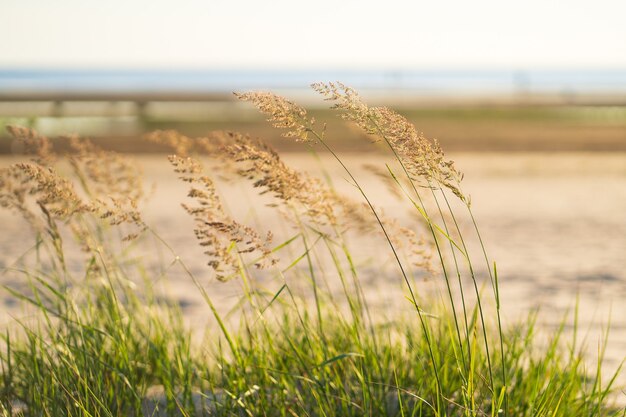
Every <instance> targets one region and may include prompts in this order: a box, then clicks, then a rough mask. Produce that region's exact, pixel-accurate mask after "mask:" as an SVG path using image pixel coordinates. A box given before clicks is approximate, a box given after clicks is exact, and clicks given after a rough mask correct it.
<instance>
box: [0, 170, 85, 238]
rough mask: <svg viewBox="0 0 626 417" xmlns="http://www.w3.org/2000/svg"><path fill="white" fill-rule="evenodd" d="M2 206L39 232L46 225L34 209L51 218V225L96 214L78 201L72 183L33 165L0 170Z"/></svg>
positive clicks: (0, 199) (50, 171)
mask: <svg viewBox="0 0 626 417" xmlns="http://www.w3.org/2000/svg"><path fill="white" fill-rule="evenodd" d="M33 203H34V205H33ZM0 206H1V207H4V208H7V209H10V210H14V211H16V212H18V213H19V214H21V215H23V216H24V218H25V219H26V220H27V221H28V222H29V223H31V225H33V226H34V227H35V228H37V229H41V228H42V224H41V222H40V220H39V219H40V217H39V216H38V215H37V214H36V213H35V211H34V209H35V207H34V206H38V207H39V209H40V211H42V212H43V214H44V215H45V216H46V217H49V219H47V221H51V220H53V219H57V220H63V221H64V220H69V219H70V218H71V217H72V216H73V215H74V214H76V213H85V212H93V207H92V206H91V205H88V204H85V203H83V202H82V201H81V199H80V198H79V197H78V195H77V194H76V192H75V190H74V187H73V185H72V183H71V182H69V181H68V180H66V179H65V178H63V177H61V176H60V175H58V174H57V173H56V171H54V170H53V169H52V168H46V167H43V166H41V165H38V164H31V163H18V164H14V165H11V166H10V167H8V168H4V169H2V170H0Z"/></svg>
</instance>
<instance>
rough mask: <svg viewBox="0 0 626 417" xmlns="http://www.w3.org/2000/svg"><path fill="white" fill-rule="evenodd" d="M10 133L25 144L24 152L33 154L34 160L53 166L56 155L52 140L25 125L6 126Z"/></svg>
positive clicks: (40, 163) (43, 164)
mask: <svg viewBox="0 0 626 417" xmlns="http://www.w3.org/2000/svg"><path fill="white" fill-rule="evenodd" d="M6 129H7V131H8V132H9V134H10V135H11V136H12V137H13V138H14V139H16V140H17V141H19V142H20V143H22V144H23V146H24V153H25V154H27V155H33V158H32V161H33V162H35V163H37V164H39V165H42V166H52V165H53V164H54V162H55V159H56V156H55V154H54V151H53V149H52V148H53V146H52V142H51V141H50V139H48V138H47V137H46V136H43V135H40V134H39V133H38V132H37V131H36V130H34V129H30V128H27V127H23V126H13V125H9V126H7V127H6Z"/></svg>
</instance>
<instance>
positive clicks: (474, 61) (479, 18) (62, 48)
mask: <svg viewBox="0 0 626 417" xmlns="http://www.w3.org/2000/svg"><path fill="white" fill-rule="evenodd" d="M625 19H626V2H625V1H623V0H615V1H608V0H595V1H593V2H592V1H578V0H569V1H552V0H526V1H522V0H517V1H507V0H473V1H468V0H464V1H450V0H447V1H446V0H443V1H441V0H429V1H416V0H413V1H403V0H379V1H369V0H308V1H297V0H267V1H259V0H256V1H255V0H177V1H168V0H107V1H102V0H97V1H96V0H56V1H51V0H1V1H0V68H7V67H9V68H10V67H30V68H50V67H61V68H99V67H105V68H155V67H158V68H208V69H211V68H246V69H259V68H266V69H277V68H281V69H307V68H311V69H319V68H335V69H336V68H346V69H368V68H372V69H383V68H397V69H429V68H464V69H467V68H480V69H491V68H496V69H500V68H502V69H508V68H521V69H529V68H558V69H569V68H576V69H579V68H582V69H587V68H590V69H594V68H610V69H613V68H621V69H623V68H626V20H625Z"/></svg>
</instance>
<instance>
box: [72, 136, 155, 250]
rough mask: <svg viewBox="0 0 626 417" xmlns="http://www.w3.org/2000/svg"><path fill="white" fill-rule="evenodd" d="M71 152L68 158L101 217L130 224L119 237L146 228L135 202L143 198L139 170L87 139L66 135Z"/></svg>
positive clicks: (116, 223) (112, 222)
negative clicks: (127, 229)
mask: <svg viewBox="0 0 626 417" xmlns="http://www.w3.org/2000/svg"><path fill="white" fill-rule="evenodd" d="M69 141H70V146H71V148H72V149H73V150H74V152H75V154H74V155H72V156H70V158H69V161H70V164H71V165H72V167H73V168H74V173H75V174H76V175H77V176H78V177H79V179H80V182H81V184H82V186H83V188H84V191H85V192H86V193H87V194H88V195H89V197H90V198H91V199H92V202H93V203H92V204H93V206H94V208H95V209H96V210H97V214H98V216H99V217H100V218H101V219H106V220H107V221H108V223H109V224H110V225H111V226H120V225H127V226H131V227H132V230H131V231H129V232H128V233H127V234H126V235H125V236H124V238H123V240H125V241H128V240H132V239H135V238H136V237H138V236H139V234H140V233H142V232H143V231H145V230H146V229H147V226H146V224H145V222H144V221H143V219H142V216H141V212H140V211H139V210H138V208H137V205H138V202H139V200H140V199H141V198H143V195H144V193H143V180H142V171H141V168H140V167H139V165H138V164H136V163H134V162H133V161H131V160H130V159H128V158H125V157H123V156H121V155H119V154H117V153H115V152H110V151H105V150H102V149H100V148H99V147H97V146H96V145H94V144H93V143H92V142H91V141H89V140H87V139H83V138H79V137H77V136H72V137H70V138H69Z"/></svg>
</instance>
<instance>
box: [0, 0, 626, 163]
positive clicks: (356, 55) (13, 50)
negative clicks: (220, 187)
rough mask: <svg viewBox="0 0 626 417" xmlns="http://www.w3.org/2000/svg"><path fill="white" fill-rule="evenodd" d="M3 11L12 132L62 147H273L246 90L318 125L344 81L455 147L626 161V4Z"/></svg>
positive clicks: (6, 116)
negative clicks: (237, 136)
mask: <svg viewBox="0 0 626 417" xmlns="http://www.w3.org/2000/svg"><path fill="white" fill-rule="evenodd" d="M1 8H2V13H0V39H2V41H1V43H2V51H1V53H0V122H1V123H5V124H6V123H20V124H27V125H31V126H33V127H35V128H37V129H39V130H40V131H42V132H43V133H46V134H50V135H54V134H61V133H63V134H66V133H69V132H74V133H79V134H85V135H89V136H91V137H94V138H103V139H106V143H107V144H109V145H110V146H115V147H117V148H119V149H122V150H133V151H137V150H140V149H137V146H138V144H137V142H133V138H135V137H137V136H140V135H141V134H142V133H144V132H145V131H150V130H153V129H160V128H176V129H179V130H181V131H182V132H184V133H189V134H194V135H195V134H203V133H205V132H206V131H207V130H213V129H236V130H246V131H249V132H251V133H254V134H259V135H262V136H263V137H266V138H267V139H270V140H272V141H275V139H276V137H277V132H275V131H273V130H271V129H268V126H267V125H266V124H265V123H264V122H263V119H262V117H261V116H259V115H258V114H256V112H255V111H254V110H252V109H250V106H247V105H242V104H241V103H236V102H235V100H234V99H233V96H232V94H231V93H232V92H233V91H245V90H272V91H274V92H277V93H279V94H284V95H286V96H288V97H289V98H292V99H296V100H298V101H299V102H301V103H303V104H304V105H306V106H307V107H309V108H311V109H312V111H313V112H317V113H320V112H323V109H325V108H326V106H325V103H324V102H323V101H321V100H320V99H319V98H317V97H315V96H314V95H313V94H312V93H311V92H310V90H309V88H308V86H309V84H310V83H312V82H316V81H337V80H338V81H342V82H344V83H345V84H347V85H350V86H352V87H354V88H356V89H358V91H359V92H361V94H362V95H363V96H364V97H365V98H366V99H367V100H368V101H369V102H370V103H371V104H386V105H390V106H392V107H394V108H396V109H397V110H399V111H401V112H402V113H404V114H406V115H407V116H408V117H409V118H410V119H411V120H412V121H414V122H415V124H416V125H417V127H418V129H419V130H421V131H423V132H425V133H426V134H427V135H428V136H429V137H437V138H439V139H440V140H441V142H442V143H443V145H444V146H445V148H446V149H448V150H463V151H474V150H475V151H495V150H498V151H500V150H512V151H524V150H541V151H559V150H562V151H572V150H573V151H579V150H585V151H613V150H626V110H625V107H624V106H625V105H626V44H625V43H624V39H626V27H625V26H624V25H623V24H622V22H621V20H620V19H621V18H622V16H624V15H625V12H626V6H624V5H623V4H622V2H619V1H600V3H598V4H597V5H595V6H594V7H593V8H590V7H589V6H588V3H586V2H582V1H572V2H567V4H565V3H561V2H549V3H547V4H546V2H541V1H530V2H524V3H523V4H512V3H504V4H503V3H502V2H498V1H495V0H481V1H477V2H472V3H471V4H469V3H467V4H466V3H465V2H455V1H442V2H411V1H400V0H393V1H388V2H384V3H383V2H379V1H358V2H357V1H355V0H347V1H342V2H341V4H336V3H335V2H331V1H328V0H322V1H319V2H316V3H315V4H311V5H308V6H305V5H300V4H297V3H295V4H294V2H289V1H284V0H280V1H276V2H273V3H272V4H271V5H267V4H263V3H260V2H254V1H241V0H240V1H225V0H213V1H210V2H208V1H202V0H186V1H181V2H176V3H174V2H171V1H168V0H157V1H147V0H137V1H133V2H123V1H120V0H113V1H110V2H107V3H106V4H100V3H99V2H95V1H83V0H65V1H63V2H54V3H49V2H45V1H42V0H19V1H18V0H6V1H3V3H2V6H1ZM332 120H333V118H332V117H331V118H330V121H331V122H332ZM333 128H335V127H334V126H333ZM336 129H337V130H336V135H335V137H340V138H341V140H340V141H339V143H338V145H339V146H344V147H345V148H347V149H355V148H356V147H358V146H359V143H360V142H359V141H358V140H356V141H355V140H354V139H355V137H354V136H355V135H356V134H357V133H356V132H355V131H354V130H348V129H345V128H342V126H337V127H336ZM357 139H358V138H357ZM275 142H276V145H278V146H281V145H284V146H286V147H287V145H288V143H285V142H284V141H275ZM1 150H2V152H7V151H8V149H7V145H6V143H4V142H3V143H2V148H1Z"/></svg>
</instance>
